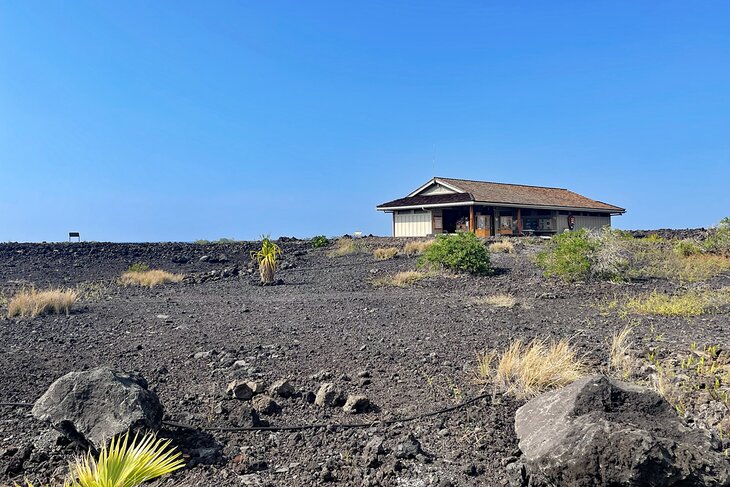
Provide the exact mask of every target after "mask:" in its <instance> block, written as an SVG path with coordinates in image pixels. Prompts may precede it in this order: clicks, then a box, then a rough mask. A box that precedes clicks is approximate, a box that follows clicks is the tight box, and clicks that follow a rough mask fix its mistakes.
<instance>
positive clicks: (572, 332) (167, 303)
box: [0, 238, 730, 486]
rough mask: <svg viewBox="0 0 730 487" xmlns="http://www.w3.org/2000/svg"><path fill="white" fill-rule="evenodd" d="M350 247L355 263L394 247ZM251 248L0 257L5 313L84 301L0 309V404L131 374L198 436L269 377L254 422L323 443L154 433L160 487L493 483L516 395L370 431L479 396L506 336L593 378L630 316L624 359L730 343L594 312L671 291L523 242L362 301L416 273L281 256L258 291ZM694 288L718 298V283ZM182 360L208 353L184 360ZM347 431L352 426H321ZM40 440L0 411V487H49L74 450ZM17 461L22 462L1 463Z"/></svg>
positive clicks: (66, 247) (321, 252)
mask: <svg viewBox="0 0 730 487" xmlns="http://www.w3.org/2000/svg"><path fill="white" fill-rule="evenodd" d="M363 242H364V243H365V245H367V246H370V247H371V248H372V247H377V246H381V245H392V244H393V239H377V238H368V239H365V240H364V241H363ZM396 243H397V242H396ZM254 245H255V244H253V243H252V244H248V243H236V244H220V245H214V244H211V245H195V244H107V243H80V244H78V243H75V244H0V292H1V293H2V295H4V296H5V297H6V298H8V297H9V296H11V295H12V294H13V293H14V292H15V291H16V290H18V289H20V288H22V287H23V286H28V285H31V284H32V285H35V286H36V287H38V288H45V287H48V286H54V287H56V286H63V287H78V288H79V289H80V290H81V292H82V299H81V302H80V303H79V305H78V306H77V309H76V310H75V311H73V312H72V313H71V314H70V316H57V315H55V316H43V317H37V318H33V319H19V318H7V313H6V310H5V308H4V305H2V304H0V343H1V344H2V346H1V347H0V391H1V393H2V397H0V402H24V403H28V402H33V401H35V399H37V398H38V397H39V396H40V395H41V394H42V393H43V392H44V391H45V390H46V388H47V387H48V386H49V385H50V384H51V382H53V381H54V380H55V379H57V378H58V377H60V376H61V375H63V374H65V373H67V372H70V371H74V370H83V369H88V368H92V367H96V366H99V365H109V366H111V367H113V368H116V369H119V370H123V371H138V372H140V373H141V374H142V375H143V376H144V377H145V378H146V379H147V380H148V381H149V383H150V388H151V389H153V390H154V391H156V393H157V394H158V395H159V398H160V400H161V402H162V404H163V405H164V407H165V415H166V419H167V420H171V421H177V422H183V423H187V424H191V425H194V426H196V427H201V428H206V427H230V426H245V420H244V419H242V417H243V413H244V412H245V411H246V407H247V403H245V402H244V401H239V400H236V399H231V398H229V397H227V395H226V385H227V384H228V383H229V382H230V381H231V380H232V379H234V378H255V379H260V380H263V381H264V382H266V383H268V384H271V383H273V382H274V381H276V380H277V379H281V378H286V379H289V380H290V381H291V383H292V384H293V385H294V387H295V389H296V394H295V395H294V396H293V397H291V398H288V399H281V398H277V399H276V401H277V402H278V404H279V405H280V407H281V411H280V413H278V414H275V415H272V416H268V417H263V419H265V420H266V421H268V422H269V423H270V425H272V426H293V425H307V424H319V423H327V424H330V426H329V427H327V428H315V429H304V430H301V431H255V432H250V431H249V432H220V431H213V432H205V431H192V430H188V429H181V428H175V427H167V428H166V429H165V431H163V434H164V435H167V436H170V437H172V438H173V439H174V441H175V444H176V445H178V446H179V447H180V448H181V449H182V450H183V452H184V453H185V455H186V458H187V460H188V466H187V467H186V468H185V469H184V470H182V471H179V472H177V473H176V474H173V475H171V476H169V477H168V478H166V479H164V480H161V481H159V484H160V485H172V484H175V485H187V486H196V485H221V486H234V485H236V486H238V485H253V486H256V485H275V486H299V485H320V484H323V483H328V482H335V483H337V484H339V485H353V486H361V485H362V486H367V485H394V486H395V485H399V486H426V485H438V486H447V485H453V486H466V485H474V486H476V485H482V486H483V485H489V486H492V485H508V481H507V477H506V473H505V468H504V465H505V464H506V463H507V462H509V461H510V460H511V459H512V457H513V456H514V455H515V454H516V449H517V440H516V438H515V434H514V425H513V422H514V412H515V410H516V409H517V408H518V407H519V406H520V405H521V404H522V403H521V401H519V400H517V399H514V398H512V397H509V396H506V395H501V394H497V395H495V396H494V397H489V398H485V399H481V400H479V401H476V402H475V403H473V404H471V405H469V406H467V407H464V408H460V409H456V410H453V411H450V412H447V413H444V414H438V415H435V416H431V417H428V418H424V419H418V420H415V421H406V422H399V421H396V422H394V423H393V424H388V425H384V424H379V423H378V422H377V420H378V419H399V418H407V417H410V416H413V415H418V414H421V413H426V412H429V411H435V410H439V409H442V408H447V407H450V406H454V405H456V404H458V403H460V402H462V401H464V400H467V399H469V398H472V397H475V396H478V395H479V394H481V393H484V392H485V388H484V386H482V385H479V384H477V383H476V381H475V373H474V365H475V354H476V353H477V352H478V351H483V350H485V349H492V348H501V347H504V346H506V345H507V344H508V343H509V342H510V341H511V340H514V339H516V338H523V339H530V338H532V337H544V338H550V337H554V338H570V339H571V340H572V341H573V342H574V343H575V344H576V345H577V346H579V347H580V349H581V351H582V352H583V353H585V354H587V356H588V361H589V362H590V363H591V364H592V366H594V367H595V369H596V370H600V369H602V368H604V367H605V366H606V362H607V358H608V348H609V344H610V339H611V335H612V334H613V333H614V332H615V331H616V330H618V329H621V328H622V327H624V326H625V325H626V324H627V322H628V320H633V323H634V324H635V326H636V328H635V334H634V340H635V347H636V348H637V349H642V348H643V347H649V346H657V344H658V345H660V346H661V347H662V348H663V349H667V350H674V349H676V350H684V349H687V347H689V346H690V344H691V343H693V342H696V343H700V344H728V343H730V340H729V338H730V319H729V315H728V314H727V313H717V314H709V315H704V316H700V317H696V318H651V317H630V316H629V317H626V316H621V315H619V313H617V312H615V311H611V310H610V307H609V306H608V303H609V302H611V301H612V300H618V301H621V300H623V299H625V298H626V297H627V296H631V295H636V294H637V293H640V292H649V291H652V290H654V289H660V290H676V289H679V288H680V287H681V286H682V285H681V284H679V283H675V282H672V281H667V280H648V281H644V282H638V283H625V284H612V283H607V282H590V283H572V284H571V283H563V282H561V281H559V280H556V279H550V278H545V277H543V276H542V274H541V272H540V270H539V269H538V268H537V267H536V266H535V264H534V263H533V262H532V260H531V256H532V255H533V254H534V253H535V251H536V250H537V247H535V246H532V245H531V244H530V245H525V244H519V245H518V252H517V253H516V254H493V255H492V259H493V265H494V266H495V267H496V269H497V273H496V275H494V276H488V277H473V276H451V275H434V276H431V277H428V278H426V279H424V280H423V281H420V282H418V283H416V284H414V285H413V286H411V287H407V288H393V287H378V288H376V287H374V286H373V285H372V284H371V280H372V279H373V278H375V277H378V276H382V275H385V274H388V273H392V272H395V271H401V270H411V269H414V268H415V266H416V259H414V258H407V257H400V256H399V257H397V258H395V259H392V260H387V261H376V260H375V259H374V258H373V256H372V254H371V253H358V254H354V255H348V256H344V257H336V258H335V257H330V256H328V255H327V249H312V248H311V246H310V244H309V243H308V242H305V241H289V242H284V243H281V245H282V247H283V249H284V265H283V268H282V269H281V270H280V271H279V272H278V273H277V277H278V278H280V279H281V280H282V283H281V284H279V285H275V286H268V287H262V286H259V285H258V283H257V279H258V278H257V275H256V274H255V273H252V272H250V268H249V261H250V258H249V251H250V250H251V249H253V248H254ZM204 256H207V258H203V257H204ZM201 258H203V259H202V260H201ZM134 262H144V263H146V264H149V265H150V266H152V267H153V268H161V269H165V270H169V271H173V272H181V273H185V274H186V275H187V276H188V278H187V279H186V280H184V281H183V282H181V283H178V284H168V285H164V286H161V287H158V288H154V289H151V290H150V289H141V288H134V287H122V286H119V285H118V284H117V282H116V280H117V279H118V277H119V275H120V274H121V273H122V272H123V271H124V270H125V269H126V268H127V267H128V266H129V265H130V264H132V263H134ZM224 270H225V271H224ZM706 284H707V285H712V286H718V287H719V286H728V285H730V276H729V275H727V274H726V275H723V276H719V277H716V278H713V280H712V282H709V283H706ZM495 293H509V294H511V295H513V296H514V297H515V298H516V299H517V304H516V305H515V306H514V307H512V308H490V307H489V306H486V305H475V304H473V300H474V298H477V297H480V296H485V295H491V294H495ZM2 301H3V299H2V298H1V297H0V303H1V302H2ZM198 352H211V353H208V354H199V358H195V354H196V353H198ZM201 355H202V357H201ZM236 361H243V362H238V363H237V364H236V365H234V362H236ZM322 382H334V383H335V385H336V386H337V387H338V388H339V389H341V390H342V391H343V392H344V393H357V394H363V395H365V396H367V398H368V399H369V400H370V401H371V402H372V404H373V408H372V410H371V411H370V412H366V413H363V414H355V415H353V414H348V413H346V412H344V411H342V410H341V409H340V408H321V407H318V406H315V405H314V404H312V403H311V402H310V401H311V394H310V393H316V392H317V389H318V387H319V384H321V383H322ZM487 391H489V389H487ZM353 422H357V423H370V425H369V426H364V427H359V428H344V427H341V426H340V427H338V426H337V425H341V424H347V423H353ZM410 435H412V436H413V437H414V438H415V439H416V440H417V441H418V442H420V445H421V450H422V452H420V453H418V454H417V455H415V458H398V457H399V456H400V457H407V456H409V455H399V454H398V453H399V452H403V451H404V450H406V451H407V450H408V447H409V446H411V447H412V446H413V440H412V439H410V438H409V437H410ZM48 437H49V435H48V428H47V427H46V426H45V425H43V424H41V423H39V422H37V421H35V420H34V419H33V418H32V417H31V416H30V413H29V410H28V409H27V408H24V407H1V408H0V485H1V484H3V483H12V482H13V481H14V480H17V481H20V480H22V478H23V476H27V477H28V478H29V479H31V480H33V479H37V480H39V481H48V480H50V479H52V478H54V477H56V478H61V477H62V476H63V474H64V473H65V468H66V467H65V466H66V464H67V462H68V461H69V460H70V459H71V458H72V457H73V455H74V454H76V453H77V452H76V450H75V448H74V447H73V446H72V445H64V444H61V445H58V444H55V443H54V442H53V441H50V442H49V440H48ZM373 438H376V439H377V438H380V439H382V440H383V449H384V453H382V454H381V455H379V456H377V457H376V456H375V455H374V454H373V452H372V444H373V443H372V440H373ZM368 444H370V445H371V447H368V448H366V445H368ZM20 455H22V456H24V457H25V459H24V460H23V461H22V462H21V465H20V467H19V466H18V461H17V458H18V456H20ZM376 460H377V461H376Z"/></svg>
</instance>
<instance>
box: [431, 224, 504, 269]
mask: <svg viewBox="0 0 730 487" xmlns="http://www.w3.org/2000/svg"><path fill="white" fill-rule="evenodd" d="M419 264H421V265H426V264H427V265H432V266H438V267H445V268H448V269H452V270H455V271H466V272H471V273H472V274H491V272H492V265H491V262H490V260H489V252H488V251H487V248H486V247H485V246H484V244H483V243H482V242H481V241H480V240H479V239H478V238H477V237H476V235H474V234H473V233H469V232H465V233H457V234H455V235H438V236H437V237H436V241H435V242H434V243H433V244H431V245H430V246H429V247H428V248H427V249H426V250H425V252H424V253H423V256H421V259H420V260H419Z"/></svg>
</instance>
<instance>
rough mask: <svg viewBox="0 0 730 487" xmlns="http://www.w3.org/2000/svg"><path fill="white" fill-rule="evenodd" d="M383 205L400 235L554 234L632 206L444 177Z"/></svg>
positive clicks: (596, 224)
mask: <svg viewBox="0 0 730 487" xmlns="http://www.w3.org/2000/svg"><path fill="white" fill-rule="evenodd" d="M377 209H378V210H379V211H384V212H386V213H392V215H393V236H394V237H424V236H427V235H434V234H438V233H454V232H457V231H470V230H471V231H474V232H476V234H477V236H479V237H487V236H493V235H552V234H555V233H559V232H563V231H565V230H567V229H576V230H577V229H580V228H594V229H598V228H601V227H604V226H610V225H611V216H614V215H621V214H623V213H625V212H626V210H625V209H623V208H619V207H618V206H613V205H609V204H608V203H603V202H601V201H596V200H592V199H590V198H586V197H585V196H581V195H579V194H577V193H574V192H572V191H568V190H567V189H563V188H547V187H542V186H527V185H522V184H505V183H491V182H486V181H471V180H468V179H452V178H439V177H436V178H433V179H431V180H430V181H428V182H427V183H426V184H424V185H422V186H421V187H419V188H418V189H416V190H415V191H413V192H412V193H410V194H409V195H408V196H406V197H405V198H400V199H397V200H393V201H389V202H387V203H383V204H382V205H378V207H377Z"/></svg>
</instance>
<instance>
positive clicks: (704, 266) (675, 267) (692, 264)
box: [646, 252, 730, 282]
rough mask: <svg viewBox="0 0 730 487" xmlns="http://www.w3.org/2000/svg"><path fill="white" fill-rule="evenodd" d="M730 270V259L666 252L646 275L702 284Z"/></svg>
mask: <svg viewBox="0 0 730 487" xmlns="http://www.w3.org/2000/svg"><path fill="white" fill-rule="evenodd" d="M728 270H730V258H728V257H725V256H722V255H715V254H691V255H687V256H683V255H678V254H677V253H676V252H674V253H671V252H665V253H664V254H662V258H655V259H654V261H653V262H652V264H651V265H650V266H649V267H648V270H647V271H646V273H647V274H648V275H649V276H652V277H664V278H667V279H679V280H680V281H686V282H700V281H705V280H707V279H710V278H712V277H714V276H717V275H719V274H722V273H723V272H726V271H728Z"/></svg>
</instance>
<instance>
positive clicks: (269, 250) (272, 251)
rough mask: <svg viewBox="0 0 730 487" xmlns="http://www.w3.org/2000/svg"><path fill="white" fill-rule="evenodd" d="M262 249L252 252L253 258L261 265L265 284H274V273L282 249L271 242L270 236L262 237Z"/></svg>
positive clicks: (260, 269) (260, 271) (260, 270)
mask: <svg viewBox="0 0 730 487" xmlns="http://www.w3.org/2000/svg"><path fill="white" fill-rule="evenodd" d="M261 240H262V241H261V249H260V250H252V251H251V258H253V259H254V260H255V261H256V262H258V265H259V274H260V275H261V282H262V283H263V284H271V283H272V282H274V273H275V272H276V266H277V264H278V262H279V256H280V255H281V254H282V253H283V252H282V250H281V247H279V246H278V245H276V244H275V243H274V242H272V241H271V239H270V238H269V236H268V235H264V236H262V237H261Z"/></svg>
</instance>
